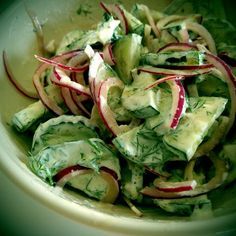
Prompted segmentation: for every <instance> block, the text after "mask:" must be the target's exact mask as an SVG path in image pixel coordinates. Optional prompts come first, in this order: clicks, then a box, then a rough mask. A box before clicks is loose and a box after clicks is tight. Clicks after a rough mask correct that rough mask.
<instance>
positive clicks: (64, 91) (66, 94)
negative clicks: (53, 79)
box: [61, 87, 81, 115]
mask: <svg viewBox="0 0 236 236" xmlns="http://www.w3.org/2000/svg"><path fill="white" fill-rule="evenodd" d="M61 95H62V98H63V100H64V102H65V104H66V106H67V107H68V109H69V110H70V111H71V112H72V114H74V115H81V110H80V109H79V108H78V106H77V105H76V103H75V102H74V100H73V98H72V95H71V91H70V89H68V88H66V87H61Z"/></svg>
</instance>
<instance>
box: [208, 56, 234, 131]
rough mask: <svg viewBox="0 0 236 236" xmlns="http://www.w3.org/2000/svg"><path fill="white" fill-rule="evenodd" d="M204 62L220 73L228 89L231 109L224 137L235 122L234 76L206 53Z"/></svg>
mask: <svg viewBox="0 0 236 236" xmlns="http://www.w3.org/2000/svg"><path fill="white" fill-rule="evenodd" d="M206 60H207V61H208V62H209V63H211V64H212V65H214V66H215V67H216V68H217V69H218V70H219V71H220V72H221V73H222V76H223V79H224V80H225V82H226V83H227V85H228V89H229V94H230V100H231V107H230V114H229V125H228V128H227V130H226V132H225V135H227V133H228V132H229V130H230V129H231V127H232V126H233V124H234V121H235V113H236V94H235V91H236V79H235V76H234V74H233V72H232V70H231V68H230V67H229V66H228V65H227V64H226V63H225V62H224V61H223V60H221V59H220V58H219V57H217V56H215V55H213V54H210V53H206Z"/></svg>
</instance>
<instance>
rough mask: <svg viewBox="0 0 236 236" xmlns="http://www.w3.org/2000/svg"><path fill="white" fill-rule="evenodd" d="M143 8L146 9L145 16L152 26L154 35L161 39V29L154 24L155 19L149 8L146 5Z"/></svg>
mask: <svg viewBox="0 0 236 236" xmlns="http://www.w3.org/2000/svg"><path fill="white" fill-rule="evenodd" d="M143 7H144V12H145V16H146V18H147V20H148V23H149V25H150V26H151V28H152V30H153V32H154V34H155V36H156V37H157V38H160V37H161V32H160V30H159V28H158V27H157V25H156V24H155V22H154V19H153V17H152V15H151V13H150V10H149V8H148V7H147V6H146V5H143Z"/></svg>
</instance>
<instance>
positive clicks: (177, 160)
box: [3, 2, 236, 215]
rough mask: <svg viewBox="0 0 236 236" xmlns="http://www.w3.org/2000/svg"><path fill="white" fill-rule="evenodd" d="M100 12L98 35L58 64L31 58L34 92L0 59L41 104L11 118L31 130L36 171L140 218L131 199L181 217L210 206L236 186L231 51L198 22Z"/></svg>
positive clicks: (84, 34) (70, 47)
mask: <svg viewBox="0 0 236 236" xmlns="http://www.w3.org/2000/svg"><path fill="white" fill-rule="evenodd" d="M100 5H101V8H102V9H103V10H104V16H103V19H102V21H101V22H100V23H98V25H97V28H96V29H92V30H88V31H82V30H79V29H77V30H74V31H72V32H69V33H68V34H67V35H65V37H64V38H63V39H62V41H61V43H60V45H59V46H58V47H57V49H56V51H55V52H54V54H55V55H54V56H53V57H50V58H47V57H45V56H43V55H35V58H36V59H37V60H39V61H40V62H41V64H40V66H39V67H38V68H37V70H36V71H35V74H34V76H33V83H34V85H35V88H36V91H37V93H36V94H29V93H28V92H27V91H25V90H24V88H22V87H21V86H19V85H18V84H17V83H16V82H15V80H14V78H13V75H12V73H11V71H10V70H9V67H8V64H7V58H6V54H5V53H4V54H3V57H4V65H5V69H6V72H7V74H8V76H9V78H10V79H11V80H12V81H13V82H14V83H15V86H16V87H17V88H18V89H19V91H21V92H22V93H23V94H25V95H27V96H28V97H31V98H35V97H38V98H39V100H38V101H36V102H35V103H32V104H31V105H30V106H28V107H26V108H25V109H23V110H21V111H19V112H17V113H16V114H15V115H14V116H13V118H12V125H13V126H14V127H15V128H16V129H17V131H18V132H26V131H29V130H31V131H33V132H34V135H33V142H32V148H31V154H30V156H29V159H28V160H29V163H28V164H29V166H30V168H31V170H32V171H33V172H34V173H35V174H36V175H38V176H39V177H40V178H42V179H43V180H44V181H46V182H48V183H49V184H50V185H53V186H61V187H64V186H65V185H66V186H70V187H72V188H75V189H78V190H80V191H82V192H84V193H85V194H86V195H88V196H90V197H92V198H95V199H97V200H100V201H103V202H109V203H114V202H116V201H119V199H121V198H119V196H120V197H122V196H123V199H124V200H125V202H127V204H128V205H129V206H130V207H131V209H132V210H134V212H135V213H137V214H138V215H141V214H142V213H141V212H140V211H139V210H138V209H137V208H136V207H135V206H134V205H133V203H135V204H137V205H143V204H145V203H146V202H148V203H149V204H154V205H156V206H158V207H160V208H161V209H163V210H164V211H167V212H171V213H173V214H179V215H191V214H192V213H193V211H196V210H199V209H209V208H211V200H210V199H209V198H208V196H207V194H208V193H209V192H210V191H212V190H214V189H216V188H218V187H220V186H224V185H225V184H229V183H231V182H232V181H234V180H235V178H236V167H235V166H236V159H235V153H236V139H235V138H232V137H233V136H232V134H233V131H232V130H233V128H234V126H235V112H236V94H235V88H236V79H235V76H234V74H233V72H232V66H235V64H233V63H232V64H230V65H229V64H227V61H228V60H229V58H230V59H231V61H234V60H235V59H236V57H234V56H235V55H234V54H233V53H232V54H230V53H227V52H223V51H219V48H220V47H222V44H220V45H221V46H218V44H216V43H215V41H214V39H213V37H212V35H211V33H210V32H209V31H208V29H207V28H206V27H205V26H203V25H202V17H201V16H200V15H198V14H192V15H188V16H182V15H167V14H165V13H161V12H158V11H154V10H150V9H149V8H148V7H147V6H145V5H142V4H136V5H134V6H133V8H132V10H131V11H130V12H129V11H127V10H126V9H125V8H124V7H123V6H122V5H118V4H105V3H103V2H102V3H101V4H100ZM232 47H233V46H232ZM227 50H228V51H230V46H228V47H227ZM219 52H220V54H219V55H220V57H218V55H217V53H219ZM225 58H226V60H225ZM224 60H225V61H226V62H225V61H224Z"/></svg>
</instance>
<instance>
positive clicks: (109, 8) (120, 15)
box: [100, 2, 129, 34]
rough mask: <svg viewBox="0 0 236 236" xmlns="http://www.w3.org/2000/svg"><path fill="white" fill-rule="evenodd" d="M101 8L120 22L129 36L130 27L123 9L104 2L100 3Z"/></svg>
mask: <svg viewBox="0 0 236 236" xmlns="http://www.w3.org/2000/svg"><path fill="white" fill-rule="evenodd" d="M100 6H101V7H102V9H103V10H104V11H105V12H107V13H108V14H111V15H113V16H114V17H115V18H117V19H118V20H120V24H121V27H122V29H123V30H124V32H125V34H128V32H129V25H128V22H127V19H126V16H125V13H124V11H123V9H122V8H121V7H120V6H119V5H118V4H106V3H104V2H100Z"/></svg>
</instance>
